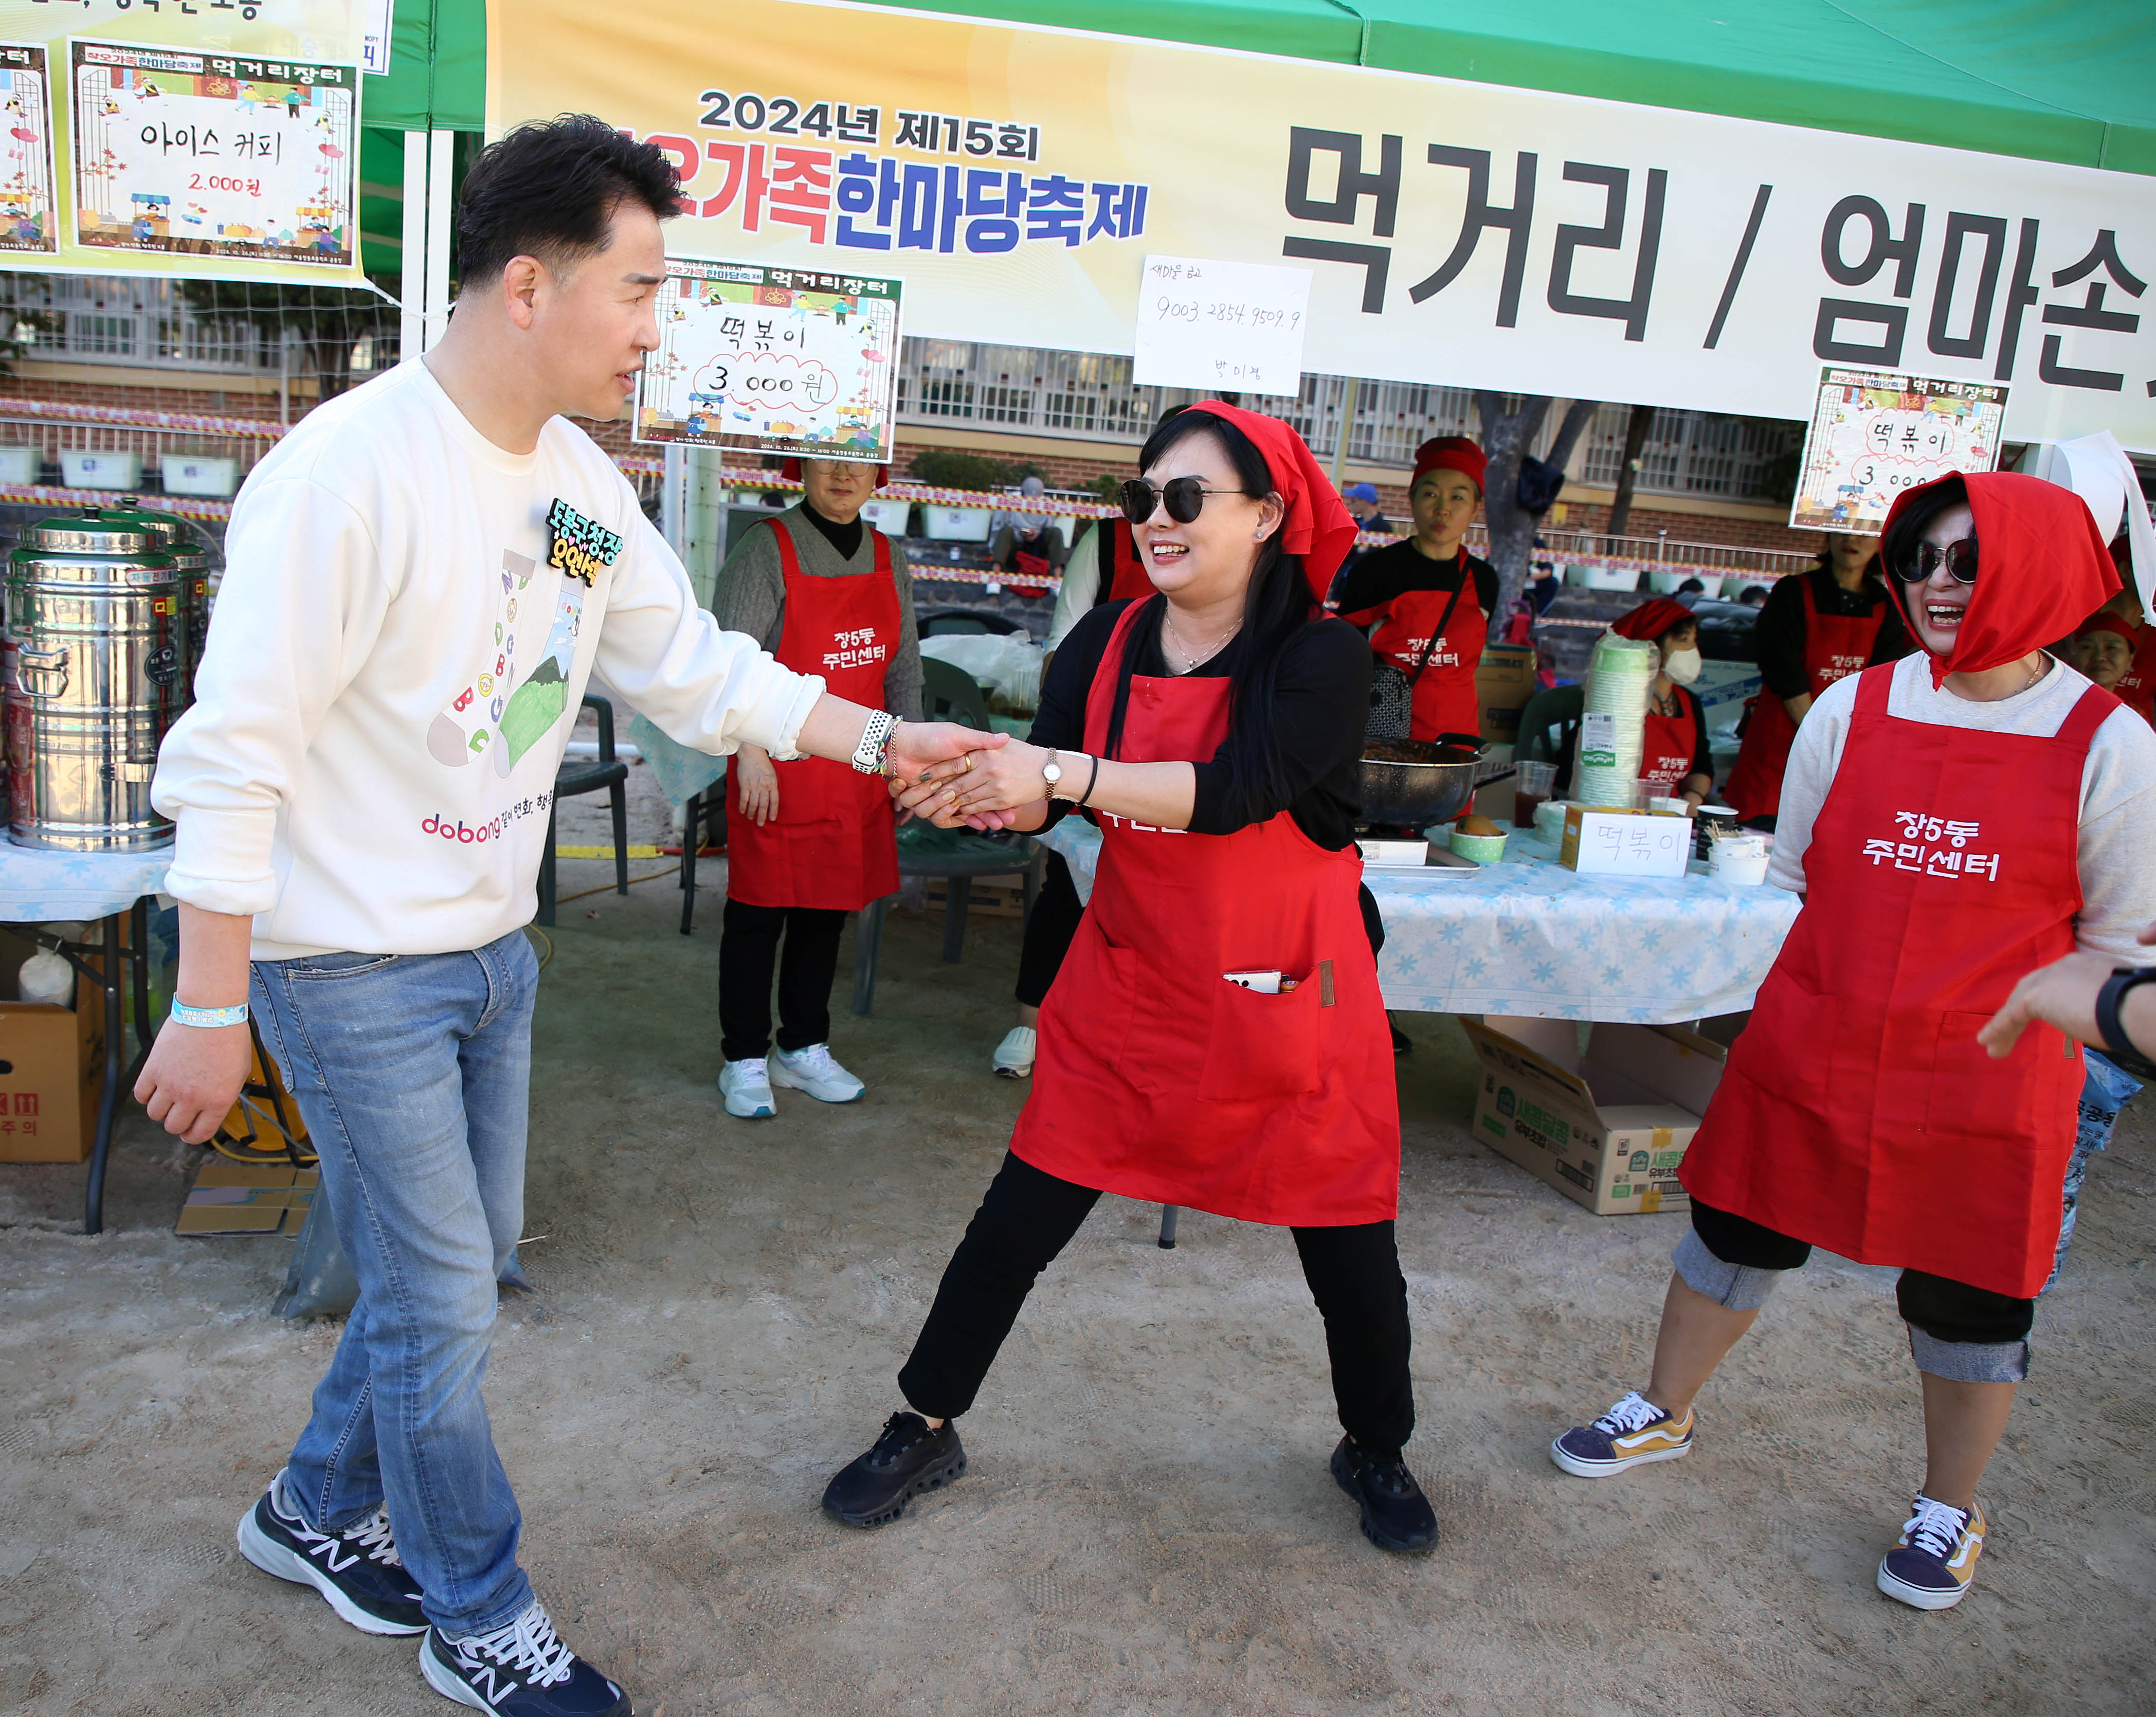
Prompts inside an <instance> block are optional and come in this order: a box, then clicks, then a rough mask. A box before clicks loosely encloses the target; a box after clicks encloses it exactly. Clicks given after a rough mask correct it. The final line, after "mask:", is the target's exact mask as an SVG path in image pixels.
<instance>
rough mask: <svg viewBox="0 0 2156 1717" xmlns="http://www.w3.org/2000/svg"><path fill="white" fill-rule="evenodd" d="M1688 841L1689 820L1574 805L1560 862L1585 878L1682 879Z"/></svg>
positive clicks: (1688, 853)
mask: <svg viewBox="0 0 2156 1717" xmlns="http://www.w3.org/2000/svg"><path fill="white" fill-rule="evenodd" d="M1691 835H1692V829H1691V818H1690V817H1676V816H1663V815H1658V814H1656V813H1655V812H1651V811H1621V810H1586V809H1584V807H1582V806H1579V805H1573V806H1571V807H1570V808H1568V810H1566V812H1565V814H1564V842H1563V846H1561V847H1560V848H1559V850H1558V862H1559V863H1560V864H1562V865H1563V866H1565V867H1566V868H1567V869H1568V870H1573V871H1578V872H1579V874H1580V875H1581V876H1683V875H1684V873H1685V866H1686V862H1687V861H1689V860H1690V859H1691Z"/></svg>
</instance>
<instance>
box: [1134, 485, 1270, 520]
mask: <svg viewBox="0 0 2156 1717" xmlns="http://www.w3.org/2000/svg"><path fill="white" fill-rule="evenodd" d="M1241 492H1242V491H1240V490H1237V489H1208V488H1207V487H1206V486H1205V485H1204V483H1203V482H1201V481H1199V479H1198V478H1196V477H1173V478H1170V479H1169V480H1168V484H1167V485H1166V486H1165V487H1163V488H1159V489H1156V488H1154V487H1153V486H1152V484H1150V483H1148V482H1147V481H1146V480H1145V479H1144V478H1143V477H1127V478H1125V479H1124V480H1123V486H1122V488H1120V489H1118V490H1116V501H1117V503H1118V504H1119V505H1120V506H1122V509H1123V517H1125V518H1127V519H1128V520H1129V521H1130V522H1132V524H1134V525H1142V524H1143V523H1145V522H1146V521H1147V520H1148V519H1150V518H1151V517H1152V516H1153V510H1154V509H1155V508H1156V507H1158V506H1160V505H1161V503H1162V502H1163V501H1165V502H1166V503H1167V504H1168V517H1170V518H1172V519H1173V520H1174V521H1175V522H1176V523H1178V525H1187V524H1188V523H1189V522H1191V521H1192V520H1193V519H1194V518H1196V517H1198V515H1199V512H1202V511H1203V510H1204V506H1205V497H1206V496H1209V495H1237V494H1240V493H1241Z"/></svg>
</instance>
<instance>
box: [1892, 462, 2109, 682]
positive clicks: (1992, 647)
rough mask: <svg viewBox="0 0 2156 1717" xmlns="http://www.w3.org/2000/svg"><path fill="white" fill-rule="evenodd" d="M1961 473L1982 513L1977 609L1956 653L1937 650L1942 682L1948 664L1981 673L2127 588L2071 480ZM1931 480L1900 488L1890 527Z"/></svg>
mask: <svg viewBox="0 0 2156 1717" xmlns="http://www.w3.org/2000/svg"><path fill="white" fill-rule="evenodd" d="M1950 481H1953V480H1952V479H1951V478H1947V477H1939V478H1935V479H1934V480H1933V482H1938V483H1943V482H1950ZM1961 481H1963V483H1964V484H1966V485H1967V486H1968V489H1969V511H1970V512H1972V513H1974V515H1975V517H1976V525H1975V534H1976V540H1977V543H1978V554H1977V573H1976V583H1975V584H1974V586H1973V587H1972V588H1971V590H1970V594H1969V611H1968V613H1967V614H1965V615H1964V616H1963V619H1962V623H1961V625H1959V626H1958V627H1957V628H1956V629H1955V631H1954V641H1953V653H1952V654H1950V655H1945V656H1940V655H1933V657H1932V683H1933V685H1934V686H1936V685H1938V683H1939V682H1940V681H1942V680H1943V679H1945V678H1946V676H1948V674H1975V673H1981V672H1983V671H1984V669H1986V668H1997V667H2004V666H2005V665H2006V664H2007V663H2008V662H2011V661H2020V659H2021V658H2022V657H2023V656H2025V655H2028V654H2029V652H2030V650H2040V649H2041V648H2043V646H2044V645H2046V644H2049V643H2050V642H2051V640H2054V639H2056V638H2063V637H2065V636H2066V635H2067V634H2068V633H2069V632H2071V630H2073V629H2074V627H2075V626H2076V625H2077V624H2079V622H2080V621H2081V620H2082V618H2083V617H2084V616H2085V615H2087V614H2090V613H2092V612H2093V611H2094V610H2095V609H2099V608H2102V606H2103V605H2104V604H2105V603H2107V602H2108V601H2110V600H2111V599H2112V597H2113V596H2114V595H2116V594H2117V592H2118V589H2119V583H2118V572H2117V568H2114V567H2113V566H2112V563H2111V550H2110V549H2109V547H2107V545H2106V544H2105V542H2104V540H2103V538H2102V537H2101V536H2099V535H2098V534H2097V528H2096V520H2095V519H2094V518H2093V517H2092V516H2091V515H2090V512H2089V510H2088V503H2087V502H2086V501H2083V500H2082V498H2081V496H2078V495H2076V494H2075V493H2074V491H2072V490H2071V489H2067V488H2063V487H2061V486H2060V485H2058V484H2056V483H2047V482H2046V481H2044V480H2043V479H2042V478H2041V477H2025V476H2022V475H2021V474H2020V472H2018V471H1979V472H1978V473H1976V474H1975V475H1974V476H1966V477H1963V479H1962V480H1961ZM1932 486H1933V484H1932V483H1920V484H1918V485H1917V486H1916V487H1915V488H1913V489H1904V490H1903V491H1902V492H1901V494H1900V495H1898V496H1896V497H1895V501H1894V506H1893V507H1892V511H1890V512H1888V513H1887V515H1886V527H1885V529H1884V531H1882V532H1881V535H1882V536H1883V535H1885V534H1887V533H1889V532H1892V530H1893V528H1894V520H1895V518H1896V517H1897V515H1898V514H1899V513H1900V512H1901V511H1902V508H1903V507H1905V506H1908V505H1909V504H1910V501H1911V500H1912V497H1913V496H1918V495H1922V493H1923V492H1924V491H1926V490H1928V489H1929V488H1931V487H1932ZM1886 583H1887V588H1888V589H1891V590H1892V592H1893V593H1894V599H1895V601H1896V602H1897V603H1898V604H1901V608H1902V618H1903V619H1905V620H1907V622H1908V626H1909V635H1910V637H1912V638H1913V639H1915V640H1917V643H1919V644H1922V642H1923V635H1922V633H1921V632H1920V631H1918V630H1917V622H1916V617H1915V615H1914V614H1912V611H1911V609H1910V605H1909V593H1910V590H1911V588H1912V587H1911V586H1909V585H1907V584H1905V583H1902V580H1901V579H1900V578H1889V579H1888V580H1887V581H1886ZM1917 588H1921V587H1917Z"/></svg>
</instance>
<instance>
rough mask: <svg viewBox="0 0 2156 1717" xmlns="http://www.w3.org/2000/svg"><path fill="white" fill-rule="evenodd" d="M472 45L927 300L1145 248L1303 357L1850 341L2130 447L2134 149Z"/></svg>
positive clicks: (725, 193) (709, 220)
mask: <svg viewBox="0 0 2156 1717" xmlns="http://www.w3.org/2000/svg"><path fill="white" fill-rule="evenodd" d="M487 77H488V103H487V112H488V122H489V125H490V127H493V128H495V129H500V128H502V127H506V126H509V125H513V124H516V123H517V122H519V121H524V120H529V119H534V118H541V117H545V116H551V115H553V114H556V113H559V112H562V111H587V112H594V113H597V114H598V115H600V116H602V117H603V118H605V119H607V120H608V121H612V122H613V123H614V124H616V125H619V126H623V127H624V128H626V129H629V130H630V131H634V132H635V133H636V135H638V136H644V137H649V138H651V139H653V140H654V141H657V142H658V143H660V145H661V147H665V149H667V150H668V151H669V152H671V153H672V154H673V156H674V157H675V160H676V161H677V162H679V163H680V166H681V167H682V170H683V176H684V178H685V181H686V183H687V187H688V190H689V193H690V197H691V198H693V202H694V212H693V213H691V214H690V215H689V216H688V217H687V218H685V219H683V220H682V221H680V222H679V223H678V224H676V225H675V227H674V229H672V230H671V232H670V236H669V240H668V242H669V244H670V248H672V249H675V250H676V251H679V252H685V253H689V254H701V255H708V256H726V257H734V258H740V259H742V260H752V261H757V262H762V263H764V264H766V265H770V266H783V267H791V268H798V269H803V270H811V269H813V270H821V271H825V272H828V271H830V270H834V269H868V268H875V269H880V270H882V271H883V272H885V273H887V274H891V275H901V276H902V277H903V278H904V280H905V281H906V306H907V321H908V325H909V331H910V332H914V333H917V334H930V335H938V336H943V337H952V338H958V339H967V340H983V341H993V342H1010V343H1013V344H1020V345H1036V346H1047V347H1060V348H1065V349H1074V350H1081V351H1095V352H1129V351H1130V350H1131V349H1132V333H1133V323H1134V318H1135V315H1136V311H1137V294H1138V284H1139V273H1140V270H1141V268H1142V264H1143V260H1144V257H1145V255H1146V254H1147V252H1148V251H1151V252H1155V253H1160V254H1172V255H1177V256H1187V257H1210V258H1214V259H1218V260H1223V261H1243V262H1262V263H1270V264H1273V265H1281V264H1283V263H1286V264H1289V265H1301V266H1308V267H1311V268H1312V269H1313V270H1315V273H1316V276H1317V278H1316V280H1315V281H1314V283H1313V287H1312V296H1311V302H1310V316H1311V320H1310V331H1309V337H1308V342H1307V347H1306V357H1305V362H1306V364H1307V365H1308V367H1309V368H1311V369H1312V371H1315V372H1319V373H1336V374H1352V375H1363V376H1372V377H1378V378H1387V379H1394V380H1401V381H1410V382H1430V383H1448V384H1453V385H1463V386H1486V387H1494V388H1507V389H1512V390H1517V391H1522V392H1530V393H1550V394H1555V395H1559V396H1564V397H1578V398H1611V399H1622V400H1630V401H1637V402H1640V403H1644V404H1653V405H1661V406H1671V407H1680V408H1695V409H1712V410H1720V411H1734V412H1743V413H1748V414H1758V415H1762V416H1773V417H1781V418H1786V419H1805V418H1808V417H1809V415H1810V414H1811V411H1812V409H1813V405H1814V403H1815V391H1816V388H1817V387H1818V382H1819V373H1820V366H1821V364H1822V363H1844V364H1856V365H1864V366H1868V367H1871V368H1886V369H1905V370H1915V371H1918V372H1921V373H1924V374H1927V375H1934V376H1939V377H1943V378H1948V379H1952V380H1958V381H1970V382H2005V383H2011V384H2012V391H2011V404H2010V409H2009V414H2008V419H2007V423H2006V427H2005V433H2006V434H2007V435H2008V436H2009V437H2010V439H2013V440H2034V439H2052V438H2056V437H2061V436H2072V435H2078V434H2087V433H2089V432H2091V431H2093V430H2096V429H2112V430H2113V431H2114V432H2116V434H2117V436H2118V438H2119V440H2121V441H2123V442H2124V443H2126V444H2127V445H2129V446H2132V447H2137V448H2143V449H2151V450H2156V300H2150V301H2148V303H2147V305H2146V306H2145V307H2144V305H2143V295H2144V294H2145V293H2146V292H2147V290H2148V282H2149V281H2150V280H2156V179H2152V178H2148V177H2138V176H2135V175H2131V174H2127V173H2117V172H2101V171H2097V170H2095V169H2091V168H2079V167H2062V166H2056V165H2053V164H2050V163H2046V162H2032V161H2023V160H2018V159H2012V158H2009V157H2003V156H1991V155H1978V154H1974V153H1969V152H1962V151H1957V150H1949V149H1938V148H1932V147H1925V146H1922V145H1917V144H1910V143H1902V142H1896V141H1886V140H1881V139H1868V138H1863V137H1856V136H1847V135H1845V134H1842V133H1839V132H1828V131H1804V130H1799V129H1795V128H1792V127H1788V126H1772V125H1766V124H1761V123H1758V122H1755V121H1744V120H1734V119H1727V118H1722V117H1719V116H1708V115H1699V114H1690V113H1683V112H1678V111H1672V110H1669V109H1665V108H1655V107H1644V106H1633V105H1625V104H1622V103H1616V102H1608V101H1598V100H1589V99H1586V98H1583V97H1574V96H1566V95H1548V94H1543V93H1540V92H1537V91H1533V90H1517V89H1507V88H1498V87H1494V86H1491V85H1477V84H1470V83H1461V82H1455V81H1452V80H1441V79H1434V78H1425V77H1417V76H1413V75H1406V74H1401V73H1392V72H1383V71H1375V70H1370V69H1363V68H1358V67H1348V66H1335V65H1327V64H1317V63H1315V62H1310V61H1301V60H1287V59H1270V58H1266V57H1264V56H1260V55H1250V54H1232V53H1228V52H1224V51H1221V50H1217V49H1202V48H1192V47H1185V46H1181V45H1177V44H1160V43H1152V42H1134V41H1131V40H1128V39H1119V38H1111V37H1106V36H1094V35H1088V34H1084V33H1074V32H1067V31H1056V30H1050V29H1037V28H1026V27H1020V26H1014V25H1009V24H1001V23H993V24H990V23H973V22H971V21H968V20H961V19H946V18H933V17H924V16H921V15H920V14H918V13H892V12H884V11H879V10H876V9H874V8H866V7H856V6H849V5H842V4H836V3H821V0H728V3H727V4H726V6H725V7H724V8H721V9H719V10H716V11H714V10H713V9H712V8H710V7H709V6H706V5H703V4H700V3H696V0H644V3H643V4H640V5H639V6H636V7H634V8H618V9H617V10H615V11H613V12H612V13H608V17H607V18H606V22H605V27H604V28H594V26H593V21H592V14H591V13H590V11H589V9H588V8H587V7H585V6H583V5H582V4H578V3H572V0H489V23H488V59H487Z"/></svg>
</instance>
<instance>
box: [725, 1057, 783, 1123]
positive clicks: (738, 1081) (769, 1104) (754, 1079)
mask: <svg viewBox="0 0 2156 1717" xmlns="http://www.w3.org/2000/svg"><path fill="white" fill-rule="evenodd" d="M719 1095H720V1096H721V1097H722V1098H725V1099H726V1113H728V1114H730V1115H738V1116H740V1117H741V1118H742V1120H744V1121H760V1120H762V1119H763V1118H765V1117H767V1116H769V1115H775V1114H777V1113H778V1104H777V1103H773V1101H772V1100H771V1073H770V1070H769V1069H768V1068H767V1067H766V1066H765V1064H764V1060H763V1057H762V1056H757V1058H756V1059H755V1060H754V1061H752V1062H727V1063H726V1066H724V1067H721V1068H720V1069H719Z"/></svg>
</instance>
